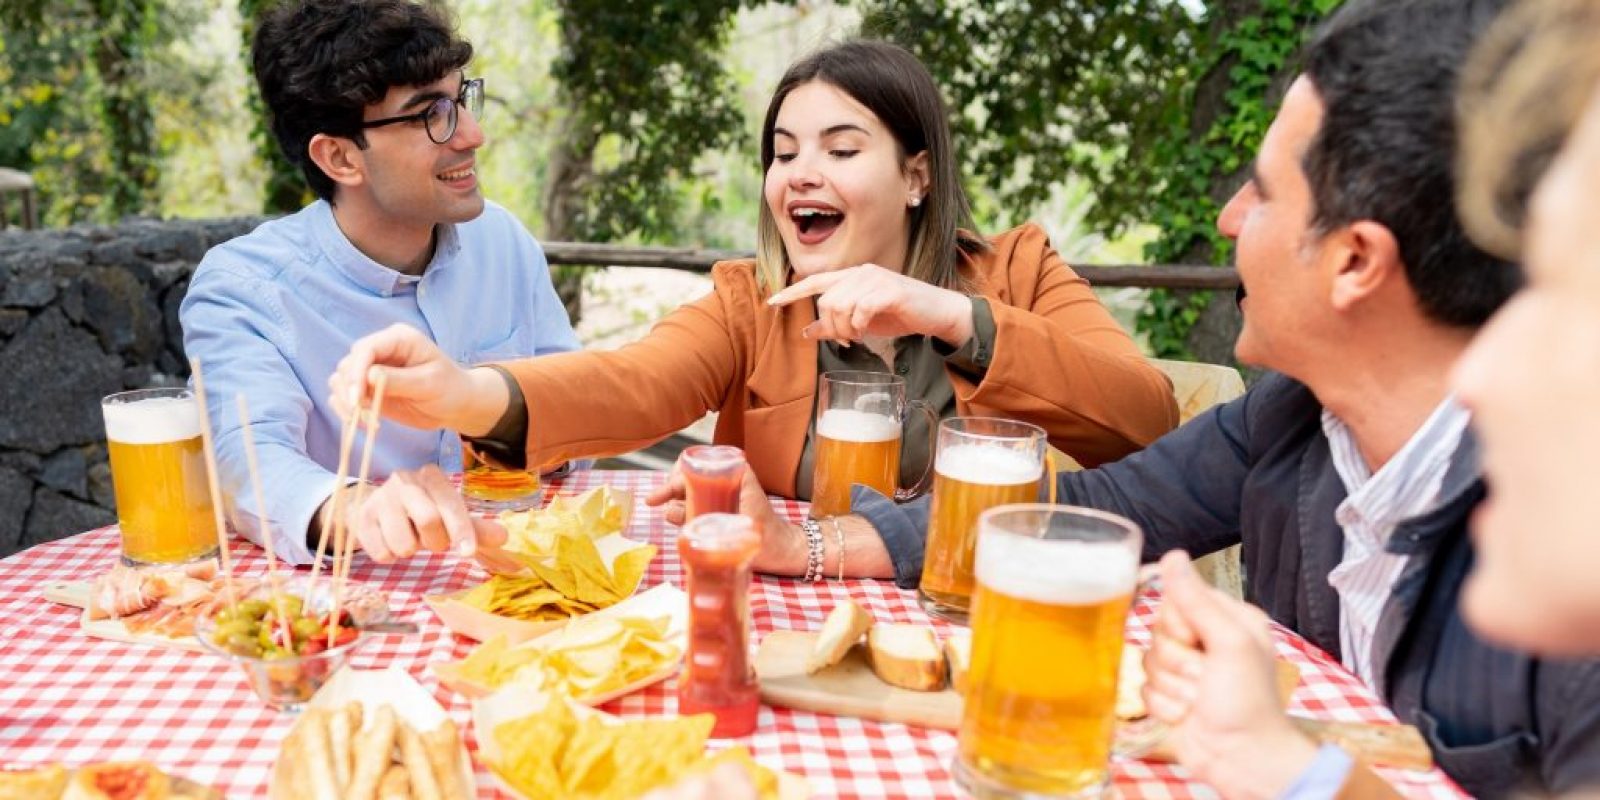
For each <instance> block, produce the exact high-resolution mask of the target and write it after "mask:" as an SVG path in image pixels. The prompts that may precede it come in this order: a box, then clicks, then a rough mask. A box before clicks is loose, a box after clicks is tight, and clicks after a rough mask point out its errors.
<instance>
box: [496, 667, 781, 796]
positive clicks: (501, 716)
mask: <svg viewBox="0 0 1600 800" xmlns="http://www.w3.org/2000/svg"><path fill="white" fill-rule="evenodd" d="M551 698H552V695H550V694H548V693H546V692H541V691H539V690H537V689H533V688H530V687H527V686H523V685H518V684H512V685H509V686H505V687H503V688H501V689H500V690H499V691H497V692H495V693H493V694H490V695H488V696H486V697H480V698H477V699H476V700H474V701H473V702H472V727H473V729H474V731H475V735H476V736H477V737H478V755H479V756H480V757H481V758H482V759H483V763H484V766H486V767H489V765H490V764H492V763H495V762H498V761H499V760H500V743H499V742H498V741H497V740H496V739H495V736H494V729H495V728H496V727H497V726H499V725H500V724H501V723H503V722H509V721H511V720H514V719H520V718H522V717H526V716H528V715H529V714H534V713H537V712H539V711H541V710H543V709H544V707H545V704H546V703H549V702H550V700H551ZM565 702H567V703H568V704H569V705H570V706H571V708H572V712H573V714H574V715H576V716H577V717H578V718H579V719H588V718H591V717H599V718H600V719H602V720H605V721H606V722H607V723H616V724H621V723H622V720H621V719H619V718H618V717H615V716H613V715H611V714H607V713H605V712H604V711H597V710H595V709H593V708H588V707H586V706H583V705H581V704H579V703H577V702H575V701H572V700H566V701H565ZM768 769H772V768H771V767H768ZM773 771H774V772H775V773H776V774H777V776H778V797H779V798H780V800H803V799H804V798H807V797H810V796H811V788H810V786H808V785H807V783H806V779H805V778H802V777H800V776H799V775H795V774H793V773H790V772H783V771H779V770H773ZM489 775H490V776H491V777H492V778H493V779H494V785H495V787H496V788H498V789H499V790H500V791H502V792H505V793H506V794H507V795H509V796H511V797H515V798H519V800H530V799H529V798H528V797H527V796H526V795H524V794H522V793H521V792H518V791H517V790H515V789H513V788H512V787H511V785H510V784H508V783H506V782H505V781H504V780H503V779H502V778H501V777H500V774H499V773H498V772H496V771H495V770H494V768H493V767H489Z"/></svg>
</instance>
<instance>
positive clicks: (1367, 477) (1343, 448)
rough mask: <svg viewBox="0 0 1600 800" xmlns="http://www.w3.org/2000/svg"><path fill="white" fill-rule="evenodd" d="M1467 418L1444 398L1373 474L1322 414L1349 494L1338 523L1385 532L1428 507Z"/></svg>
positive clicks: (1337, 424)
mask: <svg viewBox="0 0 1600 800" xmlns="http://www.w3.org/2000/svg"><path fill="white" fill-rule="evenodd" d="M1469 419H1470V415H1469V414H1468V413H1467V410H1466V409H1465V408H1464V407H1462V405H1461V404H1460V403H1459V402H1457V400H1456V398H1455V395H1450V396H1447V397H1445V399H1444V400H1443V401H1441V402H1440V403H1439V405H1438V407H1436V408H1435V409H1434V411H1433V413H1432V414H1431V415H1429V417H1428V419H1427V421H1426V422H1424V423H1423V424H1422V427H1420V428H1418V429H1417V432H1416V433H1414V434H1412V435H1411V438H1410V439H1408V440H1406V443H1405V445H1404V446H1403V447H1401V448H1400V451H1399V452H1398V453H1395V455H1394V457H1393V458H1391V459H1389V461H1388V462H1387V463H1385V464H1384V465H1383V466H1382V467H1380V468H1379V469H1378V471H1377V472H1376V473H1373V472H1370V471H1369V470H1368V469H1367V463H1366V460H1365V459H1364V458H1362V456H1361V452H1360V450H1359V449H1358V448H1357V447H1356V443H1355V437H1354V436H1352V435H1351V433H1350V429H1349V428H1348V427H1346V425H1345V424H1344V421H1343V420H1341V419H1339V418H1338V417H1336V416H1334V415H1333V414H1332V413H1331V412H1329V411H1328V410H1327V409H1323V411H1322V430H1323V433H1324V434H1325V435H1326V436H1327V437H1328V446H1329V448H1330V449H1331V451H1332V455H1333V466H1334V471H1335V472H1337V473H1338V474H1339V480H1340V481H1341V482H1342V483H1343V484H1344V487H1345V491H1346V493H1347V495H1348V496H1347V497H1345V499H1344V501H1343V502H1341V503H1340V504H1339V507H1338V509H1337V510H1336V511H1335V516H1336V517H1337V519H1338V522H1339V524H1340V525H1341V526H1344V527H1346V528H1349V527H1350V526H1351V525H1352V524H1353V523H1355V522H1357V521H1364V522H1366V523H1367V524H1369V525H1373V526H1378V527H1382V528H1390V527H1392V526H1394V525H1395V524H1397V523H1399V522H1400V521H1401V520H1404V519H1407V518H1409V517H1414V516H1417V515H1419V514H1422V513H1425V512H1427V511H1428V510H1430V509H1431V508H1433V507H1434V506H1435V505H1436V504H1437V501H1438V498H1439V490H1440V488H1441V484H1442V483H1443V480H1444V477H1445V472H1446V470H1448V468H1449V466H1450V463H1451V456H1452V455H1453V454H1454V453H1455V452H1456V449H1457V447H1458V445H1460V443H1461V437H1462V434H1463V433H1464V432H1465V431H1466V429H1467V422H1468V421H1469Z"/></svg>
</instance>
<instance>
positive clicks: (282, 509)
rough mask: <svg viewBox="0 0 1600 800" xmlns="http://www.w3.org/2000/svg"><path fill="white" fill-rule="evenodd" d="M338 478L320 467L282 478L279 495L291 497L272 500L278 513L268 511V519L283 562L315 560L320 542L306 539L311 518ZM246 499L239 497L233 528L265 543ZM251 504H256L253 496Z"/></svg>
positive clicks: (235, 506) (276, 550)
mask: <svg viewBox="0 0 1600 800" xmlns="http://www.w3.org/2000/svg"><path fill="white" fill-rule="evenodd" d="M337 480H338V478H337V476H335V475H333V474H331V473H327V472H322V471H320V470H315V471H307V472H305V473H304V474H302V475H300V476H296V477H295V478H294V479H292V480H290V481H287V482H283V481H281V480H280V483H279V487H278V489H279V491H277V492H275V496H276V497H280V498H288V499H287V500H285V501H283V502H281V503H277V504H274V502H273V500H271V499H269V500H268V501H267V502H268V505H269V507H271V508H272V510H273V511H275V512H276V513H275V514H268V515H267V519H268V524H269V525H271V527H272V548H273V550H274V553H275V554H276V555H277V557H278V559H279V560H280V561H284V562H286V563H289V564H310V563H311V562H312V561H313V560H314V558H313V554H312V552H311V548H313V547H315V546H316V542H315V541H312V542H310V543H309V544H308V543H307V541H306V539H307V533H308V532H309V531H310V530H311V518H312V517H313V516H315V515H316V513H317V509H319V508H321V507H322V503H323V501H324V500H327V499H328V498H329V497H332V496H333V487H334V484H335V483H336V482H337ZM346 481H347V482H348V483H351V484H353V483H356V482H357V481H356V480H355V479H354V478H347V479H346ZM285 483H286V484H287V485H285ZM242 499H243V498H240V497H238V496H236V497H235V503H234V507H233V514H232V522H233V528H234V530H235V531H237V532H238V533H239V535H241V536H243V537H244V538H246V539H249V540H250V541H252V542H255V543H256V544H258V545H262V546H265V543H264V540H263V538H262V535H261V524H260V520H259V518H258V517H257V516H256V512H255V509H253V508H246V503H242V502H239V501H240V500H242ZM249 505H252V506H253V505H254V502H253V498H252V500H251V502H250V503H249Z"/></svg>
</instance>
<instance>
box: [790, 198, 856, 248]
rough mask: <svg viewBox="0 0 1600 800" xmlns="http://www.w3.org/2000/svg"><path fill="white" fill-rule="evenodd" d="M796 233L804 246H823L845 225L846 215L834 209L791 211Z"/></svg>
mask: <svg viewBox="0 0 1600 800" xmlns="http://www.w3.org/2000/svg"><path fill="white" fill-rule="evenodd" d="M789 219H790V220H791V221H793V222H794V229H795V233H796V234H798V237H799V239H800V243H801V244H803V245H808V246H809V245H815V244H821V243H822V242H824V241H827V239H828V237H829V236H832V235H833V232H834V231H836V230H838V229H839V226H840V225H841V224H843V223H844V213H843V212H841V211H838V210H837V209H832V208H819V207H816V206H802V207H800V208H793V209H790V211H789Z"/></svg>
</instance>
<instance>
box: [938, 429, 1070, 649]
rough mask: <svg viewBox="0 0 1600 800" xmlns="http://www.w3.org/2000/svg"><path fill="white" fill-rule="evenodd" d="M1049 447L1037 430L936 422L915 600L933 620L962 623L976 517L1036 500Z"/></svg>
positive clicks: (969, 596)
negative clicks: (923, 552)
mask: <svg viewBox="0 0 1600 800" xmlns="http://www.w3.org/2000/svg"><path fill="white" fill-rule="evenodd" d="M1048 447H1049V445H1048V444H1047V443H1046V436H1045V432H1044V429H1043V428H1040V427H1038V426H1036V425H1029V424H1027V423H1025V422H1015V421H1013V420H1009V419H995V418H990V417H951V418H949V419H946V420H944V421H943V422H941V423H939V449H938V452H937V456H936V457H935V458H934V466H933V471H934V478H933V507H932V508H931V509H930V511H929V517H930V519H929V523H928V541H927V546H926V556H925V557H924V561H923V566H922V584H921V585H920V586H918V587H917V599H918V600H919V601H920V602H921V603H922V608H923V610H925V611H927V612H928V613H929V614H932V615H933V616H936V617H939V618H941V619H945V620H949V621H950V622H955V623H958V624H966V622H967V608H968V606H969V605H971V603H972V582H973V575H972V556H973V551H974V550H975V544H976V542H977V530H978V515H979V514H981V513H983V512H984V511H987V510H988V509H991V508H994V507H995V506H1000V505H1006V504H1009V503H1031V502H1034V501H1036V500H1038V499H1039V479H1040V477H1041V476H1043V475H1044V464H1045V461H1044V460H1045V451H1046V450H1047V449H1048Z"/></svg>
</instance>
